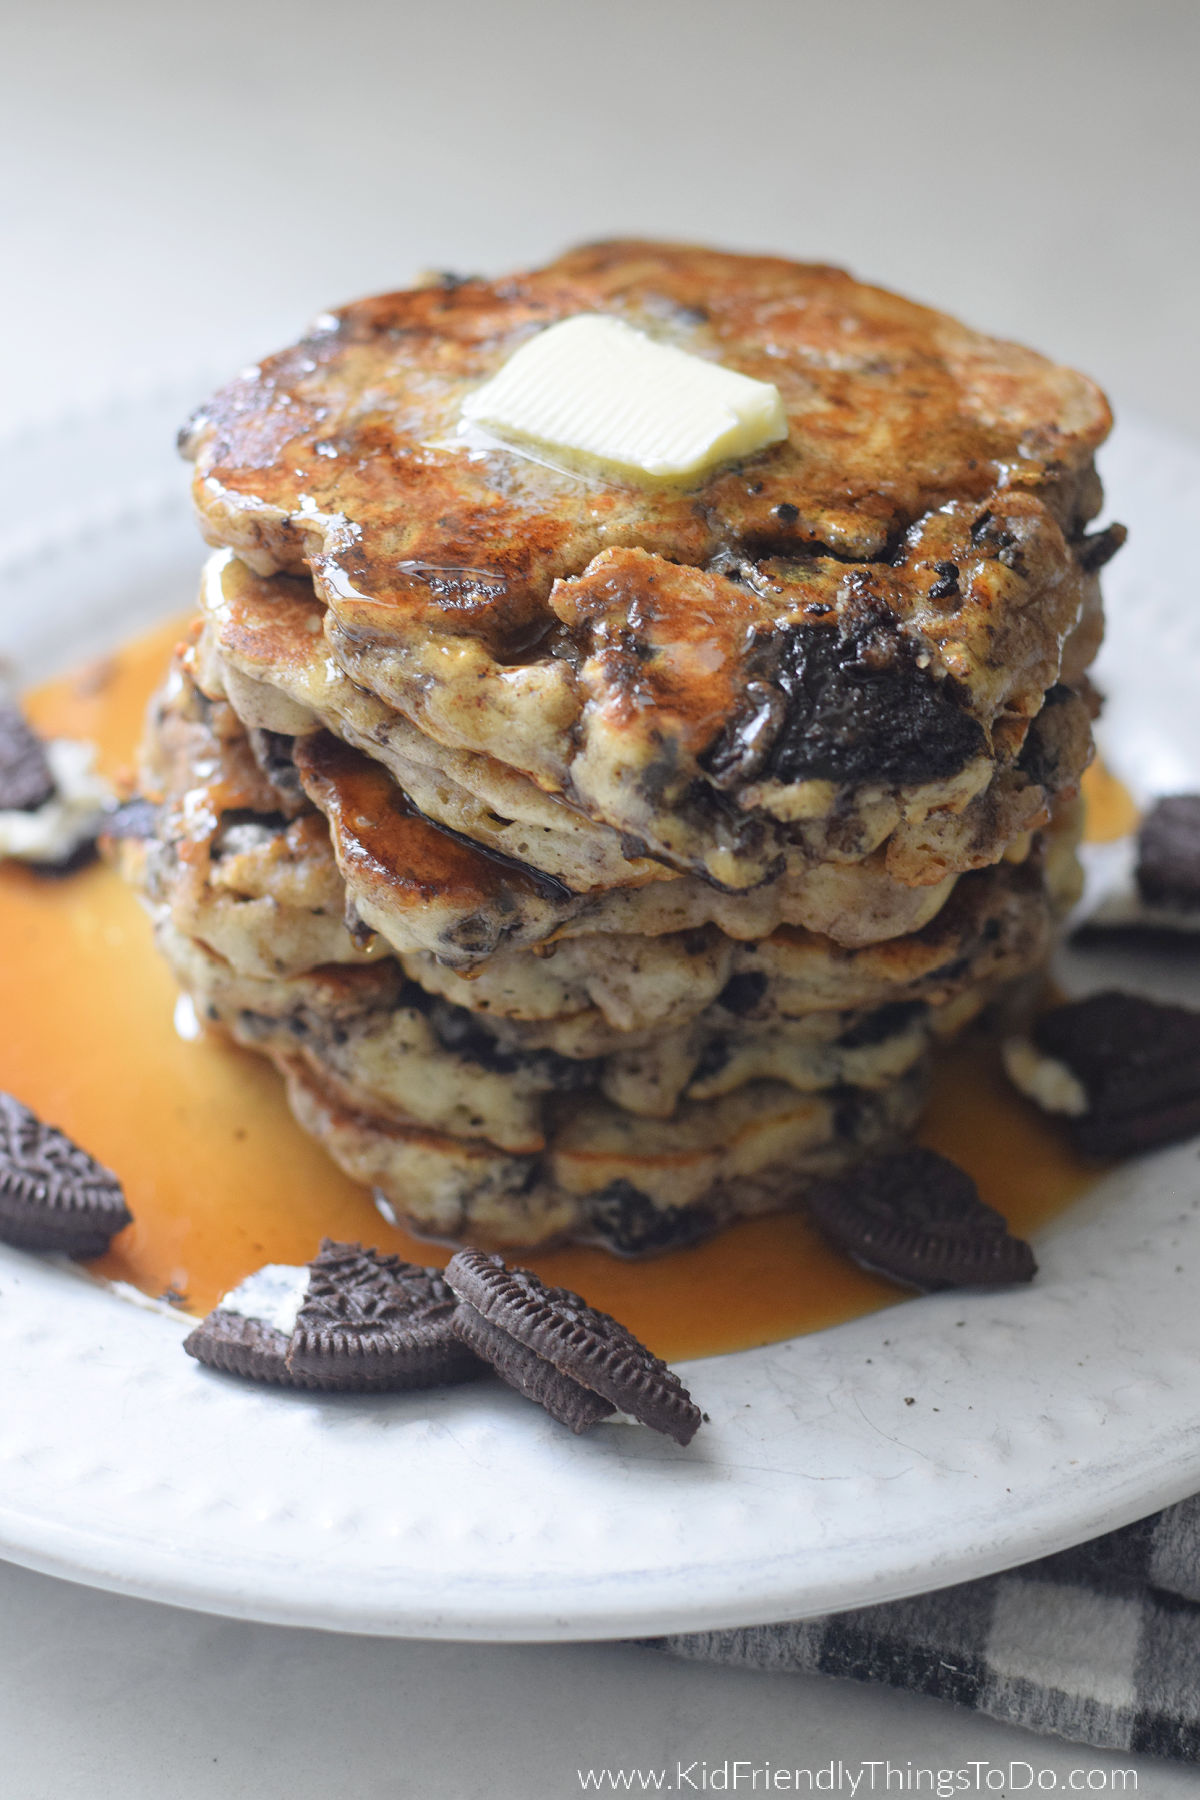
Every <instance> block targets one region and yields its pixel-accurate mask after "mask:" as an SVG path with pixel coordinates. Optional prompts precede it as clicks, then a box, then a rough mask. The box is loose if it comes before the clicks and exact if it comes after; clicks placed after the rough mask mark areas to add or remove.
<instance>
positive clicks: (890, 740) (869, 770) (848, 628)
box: [700, 592, 985, 789]
mask: <svg viewBox="0 0 1200 1800" xmlns="http://www.w3.org/2000/svg"><path fill="white" fill-rule="evenodd" d="M917 655H918V651H917V646H916V644H915V643H914V642H912V641H911V640H910V639H909V638H907V637H905V636H904V635H903V633H902V632H901V631H900V629H899V627H898V625H897V623H896V621H895V620H894V619H893V618H891V617H890V615H889V614H888V613H887V611H886V609H885V608H883V607H882V606H880V605H879V604H878V603H876V602H875V601H874V600H873V598H872V596H870V595H869V594H868V593H866V592H864V593H863V594H862V595H861V596H860V597H859V603H858V604H857V605H851V604H847V606H846V608H845V612H844V615H843V616H842V617H841V619H840V620H839V622H838V623H837V624H831V625H809V626H793V627H791V628H789V629H788V630H786V631H780V632H775V633H772V634H771V635H770V636H769V637H766V638H764V639H763V640H762V642H761V643H760V644H759V646H758V647H757V649H756V651H755V652H754V653H752V658H751V661H752V667H753V673H754V675H755V677H756V679H754V680H751V681H750V682H749V683H748V685H747V688H746V695H745V704H744V705H743V706H742V708H741V710H740V712H739V714H738V715H737V716H736V717H735V718H734V719H733V720H731V721H730V722H729V723H728V724H727V725H725V726H724V727H723V729H722V731H721V732H720V734H719V735H718V736H717V737H716V738H715V739H714V741H713V742H712V744H710V745H709V747H708V749H707V750H706V751H705V752H704V754H703V756H702V757H701V759H700V761H701V766H702V767H703V768H704V770H705V772H706V773H707V774H708V776H709V779H710V780H711V782H712V784H713V786H714V787H717V788H721V789H725V788H732V787H736V786H738V785H739V784H740V783H742V782H744V781H746V780H749V779H764V780H769V781H779V782H789V783H790V782H799V781H809V780H814V779H817V780H826V781H835V782H858V781H883V782H897V783H901V782H904V783H907V782H914V781H937V780H941V779H943V778H945V777H946V776H949V775H953V774H957V772H958V771H959V770H960V769H961V768H962V767H964V765H965V764H966V763H968V762H970V760H971V758H972V757H974V756H978V755H979V754H980V752H981V751H982V750H983V749H984V747H985V740H984V735H983V730H982V727H981V726H980V724H979V722H978V720H976V719H973V718H972V717H971V715H970V713H968V712H966V711H964V710H963V708H962V707H961V706H960V705H959V703H958V699H957V695H956V690H955V687H954V684H953V682H951V681H937V680H936V679H935V678H934V677H933V676H932V675H931V674H929V672H928V671H927V670H925V669H923V668H921V666H920V664H919V663H918V661H917Z"/></svg>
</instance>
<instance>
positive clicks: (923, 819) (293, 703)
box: [197, 554, 1092, 930]
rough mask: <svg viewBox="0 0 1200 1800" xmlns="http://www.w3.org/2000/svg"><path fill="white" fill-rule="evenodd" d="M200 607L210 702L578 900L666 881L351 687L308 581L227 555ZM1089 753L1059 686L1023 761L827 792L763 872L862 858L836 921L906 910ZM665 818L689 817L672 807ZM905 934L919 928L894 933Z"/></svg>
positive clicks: (806, 875) (588, 824) (1085, 713)
mask: <svg viewBox="0 0 1200 1800" xmlns="http://www.w3.org/2000/svg"><path fill="white" fill-rule="evenodd" d="M201 606H202V611H203V615H204V618H205V628H204V631H203V633H202V636H201V639H200V644H199V650H198V659H197V661H198V670H199V676H200V680H201V682H202V685H203V686H204V687H205V689H206V691H207V692H209V693H210V694H224V695H226V696H227V697H228V698H229V700H230V701H231V702H232V704H233V705H234V706H235V708H236V710H237V711H238V713H239V715H240V716H241V717H242V718H243V719H244V720H245V721H246V722H247V724H250V725H254V726H260V727H262V726H265V727H267V728H269V729H271V730H273V731H277V732H290V733H292V734H294V735H296V736H298V737H304V736H306V735H310V734H312V733H313V732H314V731H315V730H316V728H317V727H318V726H324V727H325V728H326V729H327V731H328V732H330V733H332V734H333V735H334V736H336V737H337V738H339V739H340V740H342V741H344V742H346V743H349V744H350V745H352V746H353V747H355V748H357V749H359V750H360V751H362V752H363V753H364V754H366V755H368V756H370V757H372V758H373V759H374V760H376V761H378V762H380V763H381V764H382V765H383V766H384V767H385V768H386V769H387V770H388V772H389V773H390V774H391V775H392V776H393V777H394V779H395V780H396V781H397V782H398V783H399V785H400V786H401V787H402V788H403V789H404V791H405V793H406V794H407V795H408V797H409V799H410V800H411V802H412V803H413V805H414V806H415V807H416V808H417V809H418V810H419V811H420V812H421V813H422V814H424V815H425V816H427V817H429V818H431V819H434V820H435V821H437V822H438V823H439V824H441V825H443V826H445V827H446V828H447V829H450V830H453V831H455V832H458V833H460V834H462V835H464V836H466V837H468V838H470V839H471V840H472V842H474V843H477V844H478V845H479V846H480V847H481V848H484V849H488V850H491V851H492V852H493V853H494V854H496V855H498V856H504V857H508V858H510V859H512V860H513V861H515V862H517V863H519V864H520V865H522V866H523V867H525V868H527V869H528V868H532V869H536V870H537V871H539V872H541V873H543V874H546V875H549V876H552V877H554V878H555V879H557V880H558V881H560V882H561V883H562V884H563V885H565V886H566V887H568V888H569V889H571V890H572V891H573V892H574V893H576V894H586V893H589V892H590V893H595V890H596V889H597V888H602V889H606V890H607V891H608V892H610V893H611V891H612V890H613V889H614V888H618V889H619V888H625V887H629V886H635V887H641V886H645V885H646V884H649V883H654V882H661V881H662V880H664V879H668V878H669V877H670V874H671V870H670V869H669V868H667V867H664V866H663V864H662V863H658V862H654V861H650V860H648V859H647V858H646V857H644V856H640V855H639V856H636V857H634V858H633V859H632V860H629V859H627V856H626V852H627V851H628V850H629V849H630V848H631V845H630V840H629V838H628V836H627V835H623V834H621V833H619V832H616V831H614V830H612V829H610V828H607V827H603V826H598V825H596V824H595V823H594V822H592V821H590V820H588V819H587V818H585V817H584V816H583V815H581V814H580V813H579V812H578V810H577V808H576V807H575V806H573V805H569V804H567V803H566V801H565V800H564V799H563V798H561V797H557V796H555V795H553V794H548V793H545V792H543V791H542V789H541V788H539V787H538V786H537V784H536V783H535V782H533V781H532V780H530V779H528V778H527V777H524V776H520V775H516V774H514V773H513V771H511V770H510V769H508V768H506V767H505V766H504V765H502V764H500V763H498V762H497V760H496V759H495V758H494V757H490V756H482V755H480V754H477V753H468V752H465V751H461V750H460V751H452V750H446V749H444V748H441V747H439V746H438V745H437V744H436V743H434V741H433V740H432V739H430V738H427V737H425V736H424V735H423V734H422V733H421V732H419V731H417V730H416V728H415V727H414V726H412V725H411V724H410V723H409V722H408V721H407V720H405V719H404V718H403V717H402V716H401V715H400V714H398V713H396V712H393V711H390V710H389V709H388V708H387V707H385V706H384V705H383V704H382V702H380V701H379V700H378V699H377V698H376V697H375V696H374V695H372V694H370V693H369V692H367V691H366V689H365V688H364V687H363V686H362V685H360V684H359V683H358V682H355V681H351V680H350V679H348V677H347V676H346V675H344V674H343V673H342V672H341V671H340V670H339V668H338V667H337V665H336V664H335V663H334V661H333V660H332V659H331V657H330V656H329V653H328V646H327V643H326V640H325V638H324V636H323V635H322V620H323V618H324V617H325V615H324V614H323V612H322V609H321V608H320V606H319V605H318V604H317V602H316V601H315V600H314V599H313V596H312V593H311V590H310V589H309V588H308V587H307V586H306V585H305V584H303V583H300V582H296V581H292V580H287V579H284V578H276V579H273V580H264V579H263V578H261V577H256V576H254V575H253V574H252V573H251V571H250V570H248V569H247V568H246V567H245V566H244V565H243V564H240V563H239V562H238V561H237V560H236V559H235V558H233V557H231V556H229V555H227V554H226V555H222V556H218V557H215V558H213V559H212V561H211V562H210V564H209V566H208V569H207V571H206V575H205V579H204V582H203V585H202V590H201ZM771 691H772V692H774V689H772V690H771ZM635 710H637V711H639V713H640V714H641V715H643V716H644V718H645V720H646V721H648V724H647V729H657V728H658V727H657V725H656V724H655V723H654V721H661V720H662V719H663V718H665V717H666V716H667V712H665V711H664V709H663V708H662V706H661V705H660V704H659V702H658V700H657V698H656V697H655V696H654V695H653V694H649V695H647V697H646V700H645V704H644V705H642V706H639V707H638V708H635ZM668 710H669V709H668ZM1091 754H1092V742H1091V717H1090V709H1089V705H1088V703H1087V701H1086V700H1085V699H1084V698H1083V697H1082V696H1080V695H1078V694H1076V693H1075V692H1074V691H1073V690H1071V689H1070V688H1068V687H1066V686H1065V685H1064V684H1062V683H1058V684H1056V685H1055V687H1054V688H1053V689H1052V690H1051V692H1050V694H1049V695H1047V696H1046V697H1045V699H1044V703H1043V705H1042V706H1041V708H1040V710H1039V712H1038V714H1037V716H1036V718H1035V719H1034V720H1033V721H1032V724H1031V725H1030V726H1029V727H1028V729H1027V732H1026V735H1025V737H1024V739H1023V741H1022V744H1021V748H1020V751H1019V753H1018V754H1016V755H1015V756H1014V757H1013V758H1012V759H1011V760H1010V761H1009V762H1007V763H1005V764H1004V765H1003V766H1002V767H998V768H993V766H992V764H991V763H989V762H988V760H987V759H986V758H984V759H975V761H974V762H973V763H972V765H971V769H970V770H969V771H968V772H967V773H965V774H963V775H960V776H956V777H953V778H948V779H947V780H944V781H940V782H936V783H932V784H926V786H925V787H924V788H923V789H921V790H920V792H917V791H916V790H914V791H913V793H912V794H911V795H910V796H909V799H908V801H907V803H906V805H907V810H906V812H905V813H904V815H903V816H901V810H900V808H899V805H898V803H897V801H896V798H895V795H894V794H892V793H891V792H890V791H889V789H888V788H887V786H886V783H877V784H876V785H875V786H873V787H871V788H870V789H869V790H868V789H866V788H864V789H861V790H860V791H859V793H858V796H857V803H856V805H855V806H848V805H844V804H842V803H841V802H837V804H835V803H834V802H835V799H836V797H834V798H831V796H830V795H826V796H825V800H827V801H829V804H830V807H832V811H826V812H825V813H821V812H820V810H819V809H818V811H817V812H815V813H814V815H813V816H812V817H810V818H797V819H793V820H792V821H791V823H790V825H789V827H788V829H789V832H790V835H791V839H792V841H791V843H790V844H789V845H788V846H787V847H785V848H780V847H779V846H778V845H776V848H775V850H774V851H773V852H772V853H771V855H770V857H769V858H768V860H767V861H766V862H764V863H763V864H762V865H761V866H760V867H759V870H758V875H757V877H756V879H757V880H758V881H759V882H760V884H764V885H768V886H774V885H775V884H776V883H779V882H783V883H785V884H787V885H788V886H790V887H792V888H793V889H795V888H797V887H798V886H799V885H800V884H801V883H803V882H806V881H809V882H810V883H811V871H812V870H813V869H814V868H816V867H818V866H819V867H822V868H824V867H827V866H829V865H854V864H863V865H864V867H863V869H862V874H863V876H864V877H865V881H864V883H863V884H862V885H863V886H864V888H865V887H866V886H867V885H868V884H869V885H870V887H871V888H873V889H878V890H879V892H878V894H877V895H876V894H875V893H871V894H864V898H863V903H862V906H861V907H859V906H856V905H854V904H853V902H851V904H850V906H849V907H843V908H842V915H843V916H846V914H847V913H848V914H849V916H850V917H854V916H856V915H857V914H858V913H859V912H860V911H861V912H863V913H864V914H865V915H867V916H869V917H871V918H874V917H875V915H876V914H877V912H878V911H879V910H880V908H882V910H883V912H884V915H885V916H887V914H888V912H889V909H891V910H892V911H902V910H903V903H902V902H901V903H899V904H897V902H896V898H895V896H893V895H892V893H891V892H890V889H891V887H892V886H893V885H896V886H900V887H905V886H908V887H921V886H940V885H941V884H942V883H944V882H945V881H946V879H947V878H948V877H949V876H952V875H954V874H956V873H959V872H961V871H963V870H967V869H973V868H980V867H985V866H987V865H988V864H990V863H993V862H996V861H998V860H999V859H1000V857H1001V856H1002V855H1003V854H1004V852H1005V850H1006V849H1007V847H1008V845H1009V844H1011V843H1012V841H1013V840H1014V839H1015V838H1017V837H1019V836H1020V835H1021V834H1022V833H1023V832H1025V831H1028V830H1031V829H1033V828H1034V827H1035V826H1036V825H1038V824H1039V823H1040V822H1042V821H1044V819H1045V816H1046V813H1047V809H1048V807H1049V806H1050V805H1052V804H1053V802H1054V800H1055V799H1056V797H1058V796H1061V795H1062V794H1064V793H1070V792H1073V791H1075V789H1076V788H1077V786H1078V782H1079V779H1080V777H1081V775H1082V773H1083V770H1084V769H1085V768H1086V766H1087V763H1088V761H1089V760H1090V757H1091ZM692 786H693V787H694V786H695V783H694V782H693V783H692ZM826 786H828V784H826ZM822 791H824V790H822ZM831 792H832V791H831ZM824 804H825V802H824V801H823V802H822V805H824ZM671 816H672V818H678V817H679V816H681V815H680V813H679V811H678V809H676V810H675V811H674V812H673V813H672V815H671ZM727 841H728V843H730V844H732V843H733V842H734V839H733V838H728V839H727ZM637 842H638V843H639V844H641V840H640V839H639V840H637ZM643 847H644V846H643ZM660 852H661V853H662V854H663V856H664V859H665V861H667V862H669V861H670V856H669V854H668V853H667V851H666V850H665V849H664V847H663V846H662V845H661V844H656V845H655V855H656V856H658V855H659V854H660ZM701 873H702V874H703V873H704V871H701ZM726 873H728V871H726ZM709 874H711V871H709ZM850 880H851V877H849V876H847V877H846V881H847V882H849V881H850ZM729 885H730V886H731V887H732V888H733V889H734V890H735V891H736V890H740V889H743V888H745V887H746V885H747V883H746V882H745V881H744V880H742V879H741V877H740V876H737V877H736V878H734V879H732V880H731V882H730V884H729ZM848 898H849V893H848V892H847V893H845V894H844V895H843V899H848ZM732 910H733V909H732V908H731V909H727V911H728V912H732ZM803 922H806V923H807V922H809V921H807V920H806V921H803ZM813 923H814V924H815V920H814V921H813ZM818 928H821V927H818ZM824 928H825V929H828V924H826V925H825V927H824ZM906 928H911V924H910V925H909V926H907V927H906V925H904V924H901V925H899V927H898V929H900V930H903V929H906Z"/></svg>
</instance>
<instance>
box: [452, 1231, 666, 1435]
mask: <svg viewBox="0 0 1200 1800" xmlns="http://www.w3.org/2000/svg"><path fill="white" fill-rule="evenodd" d="M446 1280H447V1281H448V1282H449V1284H450V1286H451V1287H452V1288H453V1289H454V1292H455V1293H456V1294H457V1295H458V1297H459V1300H460V1301H461V1302H462V1303H463V1304H462V1308H461V1309H460V1311H459V1313H458V1314H456V1315H455V1320H454V1329H455V1330H456V1331H458V1332H460V1333H461V1334H462V1335H463V1338H464V1341H465V1342H468V1343H470V1344H471V1347H472V1348H473V1349H475V1350H476V1351H477V1352H478V1353H479V1354H481V1355H484V1356H486V1357H487V1359H488V1360H489V1362H491V1364H492V1367H493V1368H494V1369H495V1371H496V1373H497V1374H498V1375H499V1376H500V1377H501V1379H502V1380H504V1381H507V1382H508V1383H509V1385H510V1386H512V1387H515V1388H517V1389H518V1391H520V1392H522V1393H526V1394H528V1395H529V1397H530V1398H531V1399H536V1400H538V1401H539V1402H540V1404H541V1405H543V1406H545V1407H546V1408H547V1410H548V1411H550V1412H552V1413H554V1416H555V1417H556V1418H559V1419H561V1420H562V1421H563V1423H564V1424H567V1425H570V1426H571V1429H572V1430H574V1431H586V1430H587V1429H588V1428H589V1426H591V1425H594V1424H595V1423H596V1422H597V1421H598V1419H601V1418H604V1417H605V1416H606V1415H607V1414H608V1413H609V1412H612V1411H617V1410H619V1411H621V1412H624V1413H628V1414H629V1415H630V1416H631V1417H632V1418H635V1419H637V1420H638V1421H639V1422H640V1423H641V1424H643V1425H648V1426H649V1427H650V1428H651V1430H653V1431H661V1432H664V1433H665V1434H666V1436H668V1437H672V1438H674V1439H675V1441H676V1443H678V1444H689V1443H690V1442H691V1440H692V1438H693V1437H694V1436H695V1435H696V1431H697V1430H698V1428H699V1425H700V1422H701V1414H700V1410H699V1408H698V1407H697V1406H696V1405H695V1404H694V1403H693V1401H692V1398H691V1395H690V1394H689V1393H688V1391H687V1389H686V1388H685V1387H684V1385H683V1383H682V1382H681V1381H680V1379H679V1377H678V1376H677V1375H675V1374H674V1373H673V1372H672V1371H671V1370H670V1369H668V1367H667V1365H666V1364H665V1363H664V1362H661V1361H660V1360H659V1358H658V1357H657V1356H654V1355H653V1354H652V1352H651V1351H649V1350H648V1349H647V1348H646V1346H645V1345H644V1344H642V1343H640V1342H639V1341H638V1339H637V1338H635V1337H634V1336H633V1334H632V1332H630V1331H627V1330H626V1328H625V1327H624V1326H623V1325H619V1324H618V1323H617V1321H616V1320H615V1319H613V1318H610V1317H609V1315H608V1314H607V1313H602V1312H598V1311H597V1310H596V1308H595V1307H592V1306H589V1305H588V1304H587V1302H586V1301H585V1300H582V1299H581V1298H580V1296H579V1295H578V1294H573V1293H571V1292H570V1291H569V1290H568V1289H567V1288H548V1287H546V1286H545V1285H544V1284H543V1283H542V1282H541V1281H539V1280H538V1278H537V1276H536V1275H534V1274H532V1273H531V1272H530V1271H529V1270H528V1269H517V1268H508V1267H507V1266H506V1265H505V1264H504V1263H503V1262H502V1261H501V1259H500V1258H499V1257H498V1256H488V1255H486V1254H485V1253H484V1252H483V1251H481V1250H459V1251H458V1252H457V1253H456V1254H455V1255H454V1256H453V1257H451V1259H450V1262H449V1264H448V1266H447V1269H446ZM482 1326H486V1327H488V1328H489V1329H488V1330H486V1331H485V1330H483V1329H482ZM514 1346H515V1347H516V1348H515V1349H514ZM531 1359H533V1360H531ZM552 1372H557V1374H558V1375H559V1376H560V1377H562V1378H565V1379H566V1380H567V1381H569V1382H570V1383H571V1384H572V1386H571V1387H570V1388H568V1389H565V1390H564V1389H561V1387H560V1386H559V1385H557V1384H555V1383H554V1381H553V1380H552ZM580 1388H581V1389H583V1390H585V1392H586V1394H590V1395H591V1396H592V1399H591V1400H590V1401H588V1400H585V1398H584V1397H583V1396H580V1395H579V1394H578V1393H576V1392H575V1391H574V1390H575V1389H580Z"/></svg>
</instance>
